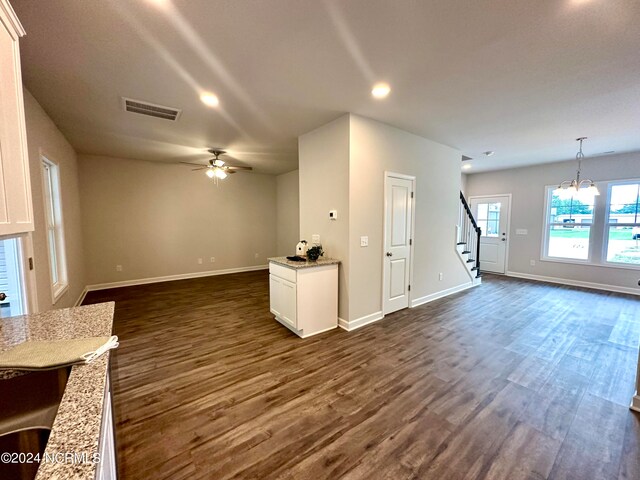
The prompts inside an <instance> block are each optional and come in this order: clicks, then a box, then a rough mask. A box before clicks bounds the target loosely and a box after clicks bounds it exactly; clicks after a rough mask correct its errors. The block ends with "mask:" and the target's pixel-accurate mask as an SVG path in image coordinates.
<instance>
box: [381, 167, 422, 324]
mask: <svg viewBox="0 0 640 480" xmlns="http://www.w3.org/2000/svg"><path fill="white" fill-rule="evenodd" d="M414 181H415V180H414V178H413V177H408V176H405V175H397V176H395V174H392V173H388V174H386V176H385V188H384V191H385V198H384V200H385V201H384V205H385V232H384V252H383V254H384V260H383V261H384V268H383V282H384V285H383V288H382V294H383V296H384V297H383V313H384V314H385V315H386V314H387V313H391V312H395V311H396V310H400V309H402V308H407V307H408V306H409V290H410V287H409V279H410V273H411V233H412V232H413V185H414Z"/></svg>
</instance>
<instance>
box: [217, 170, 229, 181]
mask: <svg viewBox="0 0 640 480" xmlns="http://www.w3.org/2000/svg"><path fill="white" fill-rule="evenodd" d="M215 175H216V177H218V178H219V179H220V180H224V179H225V178H227V172H225V171H224V170H223V169H222V168H216V169H215Z"/></svg>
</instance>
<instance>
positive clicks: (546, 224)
mask: <svg viewBox="0 0 640 480" xmlns="http://www.w3.org/2000/svg"><path fill="white" fill-rule="evenodd" d="M556 188H558V186H557V185H546V186H545V196H544V210H543V212H542V228H543V229H544V231H543V232H542V248H541V252H540V260H541V261H544V262H558V263H573V264H577V265H595V263H594V262H593V255H592V248H591V246H592V245H593V235H594V233H593V232H594V230H595V229H594V228H593V227H594V225H595V224H596V202H597V200H594V202H593V203H594V204H593V213H592V214H591V215H592V218H591V222H590V223H589V224H588V225H589V247H588V248H587V258H586V259H580V258H570V257H552V256H550V255H549V254H548V251H549V237H550V236H551V226H552V225H563V224H564V223H558V222H553V223H552V222H550V221H549V217H550V216H551V201H552V199H553V191H554V190H555V189H556ZM585 226H586V224H585Z"/></svg>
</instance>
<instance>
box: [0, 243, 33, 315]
mask: <svg viewBox="0 0 640 480" xmlns="http://www.w3.org/2000/svg"><path fill="white" fill-rule="evenodd" d="M24 251H25V248H24V242H23V239H22V238H21V237H11V238H2V239H0V317H2V318H4V317H13V316H15V315H24V314H26V313H28V311H29V304H28V298H27V288H26V282H25V280H26V276H25V271H26V269H25V261H24V259H25V254H24V253H25V252H24Z"/></svg>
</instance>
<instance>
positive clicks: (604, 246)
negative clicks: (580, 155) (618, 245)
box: [602, 178, 640, 270]
mask: <svg viewBox="0 0 640 480" xmlns="http://www.w3.org/2000/svg"><path fill="white" fill-rule="evenodd" d="M638 183H640V179H637V178H635V179H628V180H611V181H609V182H607V196H606V200H605V202H606V203H605V209H606V212H605V218H604V232H603V238H602V266H604V267H613V268H625V269H627V270H640V265H637V264H633V263H622V262H611V261H609V260H607V253H608V250H609V227H610V225H609V215H610V214H611V190H612V187H614V186H616V185H633V184H638ZM617 225H620V226H626V225H629V226H637V225H640V224H633V223H621V224H617Z"/></svg>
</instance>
